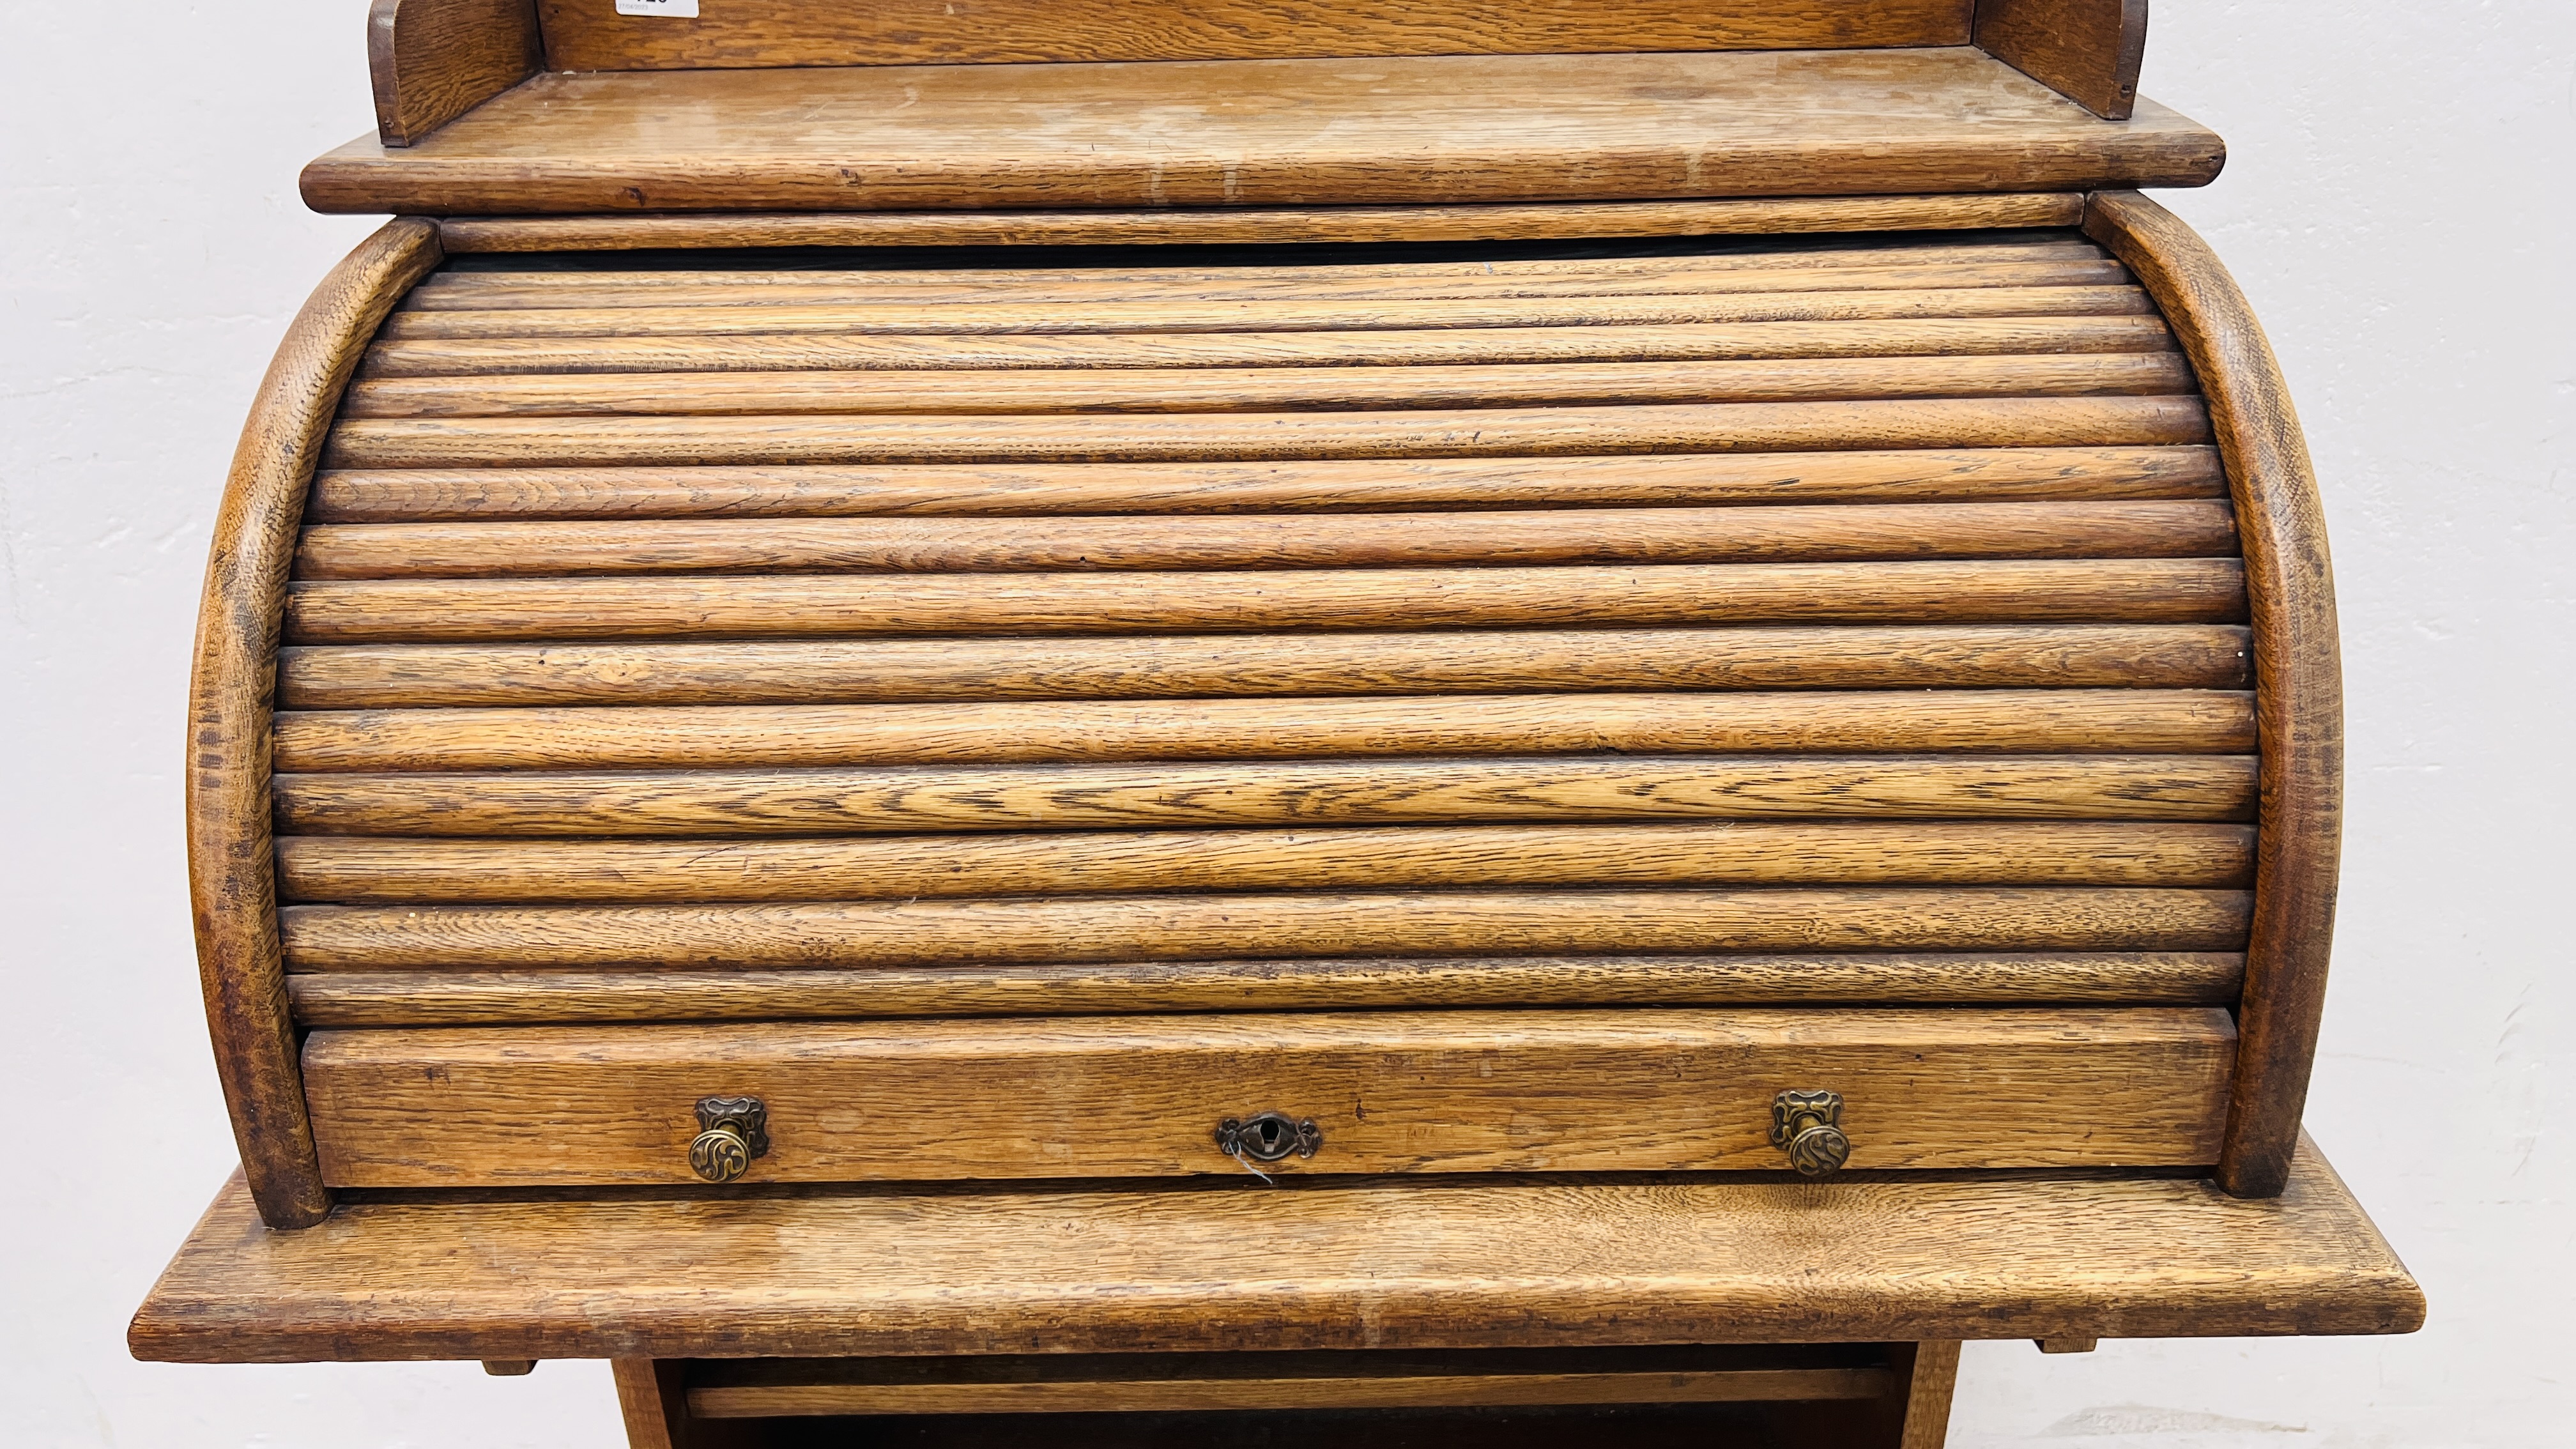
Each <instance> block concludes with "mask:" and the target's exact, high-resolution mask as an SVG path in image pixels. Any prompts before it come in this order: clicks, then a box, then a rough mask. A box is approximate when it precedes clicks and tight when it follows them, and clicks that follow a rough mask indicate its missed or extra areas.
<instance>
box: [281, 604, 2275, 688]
mask: <svg viewBox="0 0 2576 1449" xmlns="http://www.w3.org/2000/svg"><path fill="white" fill-rule="evenodd" d="M277 671H278V674H277V678H278V699H279V702H280V704H281V705H283V706H284V707H286V708H291V709H367V708H378V707H385V706H431V707H444V706H455V705H523V704H535V705H574V704H618V705H626V704H710V703H716V704H807V703H830V702H855V701H860V700H1001V699H1117V698H1167V697H1174V696H1183V695H1207V696H1246V695H1305V694H1407V695H1421V694H1458V693H1476V692H1479V691H1486V690H1505V691H1528V692H1549V693H1553V692H1557V691H1562V690H1595V689H1601V690H1633V689H1678V690H1702V689H1812V688H1816V687H1819V686H1825V687H1833V688H1843V689H1911V688H1923V689H1935V688H1950V689H1960V688H1996V687H2012V688H2025V689H2058V688H2078V687H2107V688H2150V689H2242V688H2244V687H2245V686H2246V685H2247V683H2248V682H2249V681H2250V679H2251V667H2250V663H2249V661H2248V659H2247V645H2246V631H2245V630H2244V629H2242V628H2239V627H2235V626H2231V625H2218V624H2119V625H2114V624H2050V625H2003V624H1977V625H1939V626H1935V625H1921V626H1914V627H1902V628H1879V627H1866V626H1861V625H1848V626H1834V627H1817V628H1809V627H1793V626H1780V627H1772V628H1761V629H1566V630H1479V631H1461V632H1454V633H1436V632H1435V633H1421V634H1367V633H1349V634H1240V635H1196V636H1191V635H1182V636H1170V637H1138V638H1126V639H1120V638H1101V639H1069V640H1053V639H1048V638H1044V637H1037V638H1031V639H1027V640H997V639H964V640H926V639H924V640H914V639H874V640H852V641H847V642H829V643H823V642H801V641H800V642H792V643H787V642H782V643H757V642H755V643H709V644H626V643H599V644H583V643H577V642H576V643H570V644H562V645H534V644H528V645H520V644H482V645H468V644H349V645H332V646H309V645H307V646H290V647H288V648H284V649H281V650H279V651H278V656H277Z"/></svg>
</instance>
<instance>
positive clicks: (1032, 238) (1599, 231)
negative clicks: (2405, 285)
mask: <svg viewBox="0 0 2576 1449" xmlns="http://www.w3.org/2000/svg"><path fill="white" fill-rule="evenodd" d="M2083 214H2084V198H2083V197H2082V196H2081V195H2078V194H2075V193H2072V192H2034V193H2024V194H2019V195H2015V194H2011V193H2005V194H2000V195H1988V196H1977V195H1943V196H1811V197H1761V198H1753V199H1745V198H1735V199H1728V200H1718V201H1574V202H1542V203H1538V204H1535V205H1509V204H1502V205H1493V204H1488V205H1470V206H1316V207H1207V208H1201V209H1197V210H1191V209H1186V208H1155V209H1150V210H1142V211H1119V210H1106V209H1103V210H1090V211H1043V210H1015V211H1000V212H975V211H911V212H905V211H882V212H854V211H844V212H809V213H798V212H761V211H756V210H755V211H747V212H735V213H730V214H724V213H717V214H701V215H694V216H693V215H688V214H668V215H659V216H655V215H626V216H450V217H447V218H444V219H443V220H441V221H440V222H439V224H438V225H439V235H440V236H441V237H442V238H443V239H444V240H445V242H446V246H447V249H448V250H449V251H451V252H456V253H460V254H461V253H468V252H485V253H491V252H551V251H620V250H636V249H646V248H659V247H762V246H1009V245H1015V244H1019V243H1024V242H1034V243H1051V244H1056V245H1071V246H1078V245H1085V244H1102V243H1114V244H1133V243H1147V244H1151V243H1163V242H1351V241H1362V242H1385V241H1501V240H1533V239H1555V238H1577V237H1668V236H1696V235H1704V234H1707V233H1712V232H1732V233H1738V234H1744V235H1779V234H1793V233H1810V232H1844V231H1876V230H1887V231H1927V230H1975V229H1980V228H1985V227H2055V226H2073V225H2075V224H2076V223H2078V222H2079V221H2081V220H2082V219H2083Z"/></svg>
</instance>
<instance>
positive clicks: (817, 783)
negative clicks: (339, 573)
mask: <svg viewBox="0 0 2576 1449" xmlns="http://www.w3.org/2000/svg"><path fill="white" fill-rule="evenodd" d="M2254 769H2255V762H2254V761H2253V759H2251V758H2249V757H2246V756H2241V755H2144V756H2131V755H2015V756H2004V757H2000V758H1989V757H1984V756H1974V755H1874V756H1830V755H1693V756H1682V757H1662V758H1659V757H1655V756H1643V757H1633V758H1620V759H1614V760H1598V759H1568V758H1563V757H1557V758H1542V759H1535V760H1525V759H1491V758H1488V759H1467V760H1461V759H1449V758H1434V759H1423V760H1412V759H1372V760H1265V761H1257V762H1247V761H1224V762H1219V763H1213V764H1190V763H1179V762H1175V763H1163V764H1132V765H1131V764H1085V765H986V766H933V765H898V766H888V767H879V768H876V769H848V768H843V769H804V770H708V769H699V770H652V771H607V770H572V771H563V772H538V771H500V772H491V773H478V772H442V773H438V774H427V775H418V774H386V775H372V774H346V773H343V774H328V775H284V774H281V775H279V776H277V777H276V783H275V789H274V794H275V796H276V799H277V828H278V829H279V830H280V831H282V832H287V831H291V832H293V833H296V834H309V835H461V836H481V835H505V836H506V835H656V836H659V835H745V834H817V833H833V834H842V833H861V832H870V831H876V832H893V831H932V830H1031V829H1035V830H1069V829H1094V830H1100V829H1155V828H1162V829H1189V828H1193V827H1199V826H1244V825H1280V824H1332V823H1349V824H1365V823H1371V822H1380V823H1394V822H1412V821H1419V822H1435V821H1498V822H1499V821H1510V820H1674V819H1693V818H1720V819H1739V818H1746V817H1761V816H1799V817H1817V816H1822V817H1835V816H1844V817H1865V818H1879V817H1922V818H1929V819H1961V818H1967V819H1977V818H2004V819H2025V820H2028V819H2037V820H2241V819H2249V818H2251V816H2252V814H2253V809H2254Z"/></svg>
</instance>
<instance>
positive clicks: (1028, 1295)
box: [127, 1142, 2424, 1362]
mask: <svg viewBox="0 0 2576 1449" xmlns="http://www.w3.org/2000/svg"><path fill="white" fill-rule="evenodd" d="M713 1242H722V1243H728V1244H740V1245H745V1246H746V1247H747V1248H753V1247H755V1245H756V1249H755V1250H749V1251H742V1252H737V1253H736V1254H734V1255H733V1256H732V1257H731V1258H729V1259H728V1265H729V1270H728V1271H727V1272H724V1273H718V1274H710V1273H709V1272H708V1271H707V1256H706V1254H707V1245H708V1244H709V1243H713ZM1247 1242H1255V1243H1264V1242H1293V1243H1295V1244H1297V1245H1298V1251H1297V1254H1296V1255H1295V1258H1294V1259H1293V1264H1292V1265H1291V1268H1292V1269H1293V1270H1283V1271H1279V1272H1276V1273H1273V1274H1271V1275H1270V1276H1267V1277H1251V1278H1248V1277H1247V1276H1246V1275H1245V1274H1244V1273H1242V1272H1241V1271H1211V1265H1222V1266H1223V1267H1226V1268H1235V1267H1237V1265H1240V1264H1241V1263H1243V1262H1244V1261H1245V1260H1244V1258H1243V1256H1242V1247H1243V1245H1244V1244H1245V1243H1247ZM1532 1243H1539V1244H1548V1245H1552V1246H1551V1251H1550V1252H1549V1253H1546V1254H1541V1255H1536V1256H1533V1257H1532V1258H1531V1259H1530V1261H1529V1262H1527V1263H1526V1264H1525V1265H1524V1270H1523V1271H1518V1272H1513V1273H1509V1274H1498V1273H1496V1272H1495V1271H1494V1264H1495V1256H1494V1255H1495V1253H1496V1251H1497V1245H1527V1244H1532ZM818 1285H819V1286H818ZM931 1285H935V1286H931ZM2423 1319H2424V1299H2423V1293H2422V1291H2421V1290H2420V1289H2418V1288H2417V1287H2416V1285H2415V1282H2414V1280H2413V1279H2412V1278H2411V1277H2409V1276H2408V1274H2407V1272H2406V1268H2405V1265H2404V1264H2403V1263H2401V1262H2400V1261H2398V1258H2397V1255H2396V1254H2395V1253H2393V1252H2392V1251H2390V1249H2389V1247H2388V1244H2387V1242H2386V1240H2385V1239H2383V1238H2382V1237H2380V1235H2379V1233H2378V1230H2377V1229H2376V1228H2374V1227H2373V1226H2372V1225H2371V1223H2370V1219H2369V1218H2368V1217H2367V1216H2366V1215H2365V1214H2364V1213H2363V1212H2362V1210H2361V1207H2360V1205H2359V1204H2357V1203H2355V1202H2354V1201H2353V1198H2352V1195H2351V1193H2350V1191H2349V1190H2348V1189H2346V1188H2345V1187H2344V1185H2343V1183H2342V1181H2341V1180H2340V1179H2338V1178H2337V1177H2336V1176H2335V1174H2334V1170H2333V1168H2332V1167H2331V1166H2329V1165H2328V1164H2327V1163H2326V1161H2325V1159H2324V1157H2323V1156H2322V1155H2321V1154H2319V1153H2318V1151H2317V1150H2316V1146H2315V1144H2313V1143H2308V1142H2303V1143H2302V1145H2301V1148H2300V1151H2299V1152H2298V1154H2297V1155H2296V1156H2295V1157H2294V1158H2293V1159H2292V1169H2291V1176H2290V1181H2289V1184H2288V1187H2287V1190H2286V1191H2285V1192H2284V1194H2283V1196H2282V1198H2281V1200H2280V1201H2278V1202H2273V1203H2247V1202H2243V1201H2240V1200H2238V1199H2234V1198H2230V1197H2228V1196H2227V1195H2225V1194H2224V1193H2220V1192H2214V1191H2212V1190H2211V1189H2210V1187H2209V1185H2208V1184H2207V1183H2206V1182H2203V1181H2199V1180H2194V1179H2187V1178H2169V1177H2158V1176H2136V1175H2129V1176H2100V1175H2083V1174H2076V1175H2065V1176H2054V1175H2043V1176H2036V1177H2032V1176H2015V1175H2005V1176H1983V1175H1980V1176H1972V1177H1954V1178H1938V1177H1936V1178H1896V1179H1887V1178H1874V1177H1869V1176H1855V1177H1849V1178H1846V1179H1844V1180H1842V1181H1837V1182H1826V1183H1806V1182H1781V1181H1772V1180H1758V1181H1745V1180H1725V1179H1717V1180H1711V1179H1705V1178H1692V1179H1685V1180H1681V1181H1631V1180H1617V1181H1606V1182H1585V1181H1575V1182H1567V1181H1562V1180H1550V1181H1541V1182H1529V1181H1520V1180H1510V1179H1506V1180H1500V1181H1476V1182H1434V1181H1421V1180H1415V1181H1405V1182H1386V1183H1369V1182H1363V1183H1353V1184H1341V1183H1336V1184H1332V1185H1330V1186H1324V1185H1320V1184H1318V1185H1315V1186H1311V1187H1310V1186H1307V1185H1305V1184H1291V1185H1289V1186H1287V1187H1286V1188H1284V1189H1279V1190H1272V1189H1263V1188H1261V1187H1260V1185H1259V1184H1257V1183H1254V1182H1252V1181H1250V1179H1248V1178H1247V1179H1244V1180H1243V1181H1242V1182H1241V1184H1239V1185H1238V1184H1234V1183H1210V1184H1209V1185H1207V1186H1205V1187H1200V1188H1188V1189H1174V1190H1165V1191H1137V1190H1134V1189H1132V1188H1119V1189H1101V1188H1079V1187H1076V1188H1032V1189H1029V1190H1024V1191H1015V1192H1006V1193H991V1192H968V1193H960V1192H943V1191H927V1192H924V1191H918V1190H915V1191H904V1190H900V1189H891V1190H860V1191H843V1192H823V1193H810V1192H809V1193H800V1194H774V1195H773V1194H762V1193H757V1192H738V1193H727V1194H705V1195H689V1196H673V1197H649V1198H648V1197H637V1196H632V1195H602V1196H601V1197H599V1198H596V1199H581V1198H552V1199H548V1200H545V1201H536V1202H529V1201H520V1200H515V1199H500V1200H489V1201H477V1200H474V1199H471V1198H464V1199H457V1198H452V1197H443V1198H441V1199H439V1200H437V1201H434V1202H424V1201H417V1200H410V1199H406V1198H401V1197H391V1198H377V1199H362V1200H357V1201H352V1202H350V1203H349V1204H348V1205H346V1206H344V1207H343V1208H342V1209H341V1210H340V1212H339V1214H338V1215H337V1216H336V1217H335V1219H334V1221H333V1224H332V1226H331V1228H330V1229H329V1230H328V1231H324V1232H312V1233H268V1232H264V1231H262V1230H261V1228H260V1225H259V1222H258V1219H257V1216H256V1215H255V1213H254V1212H253V1211H252V1208H251V1204H250V1201H249V1198H248V1195H247V1194H246V1193H245V1192H244V1191H243V1190H242V1188H241V1187H240V1185H239V1184H238V1183H237V1182H236V1183H233V1184H230V1185H228V1186H227V1187H226V1188H225V1189H224V1191H223V1193H222V1194H221V1195H220V1196H219V1197H218V1198H217V1199H216V1200H215V1203H214V1204H213V1206H212V1207H211V1208H210V1209H209V1210H208V1212H207V1214H206V1216H205V1218H204V1220H203V1221H201V1222H200V1223H199V1224H198V1226H197V1228H196V1230H195V1231H194V1232H193V1233H191V1234H190V1235H189V1238H188V1242H187V1244H186V1246H184V1247H183V1248H182V1249H181V1250H180V1252H179V1255H178V1257H177V1259H176V1260H175V1261H174V1262H173V1263H172V1264H171V1266H170V1269H169V1271H168V1272H166V1273H164V1274H163V1275H162V1278H161V1280H160V1282H159V1283H157V1284H156V1285H155V1286H154V1288H153V1290H152V1293H151V1296H150V1297H149V1298H147V1299H146V1300H145V1302H144V1305H143V1308H142V1311H141V1312H139V1313H138V1314H136V1316H135V1319H134V1324H133V1327H132V1328H131V1330H129V1332H128V1334H127V1343H128V1345H129V1347H130V1348H131V1349H132V1350H133V1352H134V1353H135V1355H136V1356H137V1357H140V1358H144V1359H148V1360H154V1361H164V1360H186V1361H201V1362H202V1361H219V1362H241V1361H260V1362H289V1361H297V1360H306V1359H317V1358H320V1359H329V1358H350V1357H366V1358H376V1359H403V1358H418V1359H453V1358H471V1357H479V1356H481V1355H483V1354H493V1355H500V1354H510V1355H514V1356H524V1357H536V1358H595V1357H599V1356H601V1355H603V1354H638V1355H656V1356H661V1357H665V1358H678V1357H688V1356H691V1355H705V1356H720V1357H729V1358H730V1357H741V1356H745V1355H760V1354H770V1355H855V1354H923V1353H994V1352H1023V1351H1026V1349H1027V1347H1028V1345H1029V1344H1031V1343H1043V1344H1045V1345H1046V1346H1048V1347H1049V1348H1050V1349H1053V1350H1055V1351H1057V1352H1116V1351H1122V1350H1159V1351H1167V1352H1168V1351H1173V1350H1186V1349H1205V1350H1247V1349H1274V1350H1275V1349H1316V1348H1335V1349H1353V1348H1364V1347H1365V1348H1378V1349H1419V1348H1444V1347H1477V1346H1495V1345H1510V1344H1530V1345H1571V1344H1634V1343H1646V1342H1654V1343H1665V1342H1673V1341H1677V1340H1679V1341H1699V1342H1792V1343H1799V1342H1805V1343H1812V1342H1818V1341H1833V1340H1878V1339H1889V1338H1908V1339H1910V1338H1917V1337H1934V1336H1939V1337H1980V1338H1985V1337H1990V1338H2030V1337H2050V1336H2059V1337H2103V1338H2157V1337H2172V1336H2185V1337H2188V1336H2194V1335H2217V1336H2244V1335H2256V1334H2290V1333H2310V1334H2316V1333H2407V1332H2412V1331H2413V1330H2414V1329H2416V1328H2417V1327H2419V1326H2421V1324H2422V1323H2423Z"/></svg>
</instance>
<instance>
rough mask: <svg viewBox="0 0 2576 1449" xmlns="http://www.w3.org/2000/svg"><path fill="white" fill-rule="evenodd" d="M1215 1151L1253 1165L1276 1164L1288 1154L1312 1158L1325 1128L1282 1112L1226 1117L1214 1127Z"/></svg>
mask: <svg viewBox="0 0 2576 1449" xmlns="http://www.w3.org/2000/svg"><path fill="white" fill-rule="evenodd" d="M1216 1145H1217V1150H1218V1151H1220V1152H1223V1153H1225V1154H1227V1155H1228V1156H1232V1157H1248V1158H1250V1159H1252V1160H1253V1161H1255V1162H1277V1161H1279V1160H1280V1159H1282V1158H1284V1157H1286V1156H1287V1155H1288V1154H1290V1153H1292V1152H1293V1153H1295V1154H1297V1155H1298V1156H1299V1157H1312V1156H1314V1155H1315V1151H1316V1149H1317V1148H1320V1147H1322V1146H1323V1145H1324V1129H1323V1128H1321V1127H1318V1126H1316V1125H1315V1119H1314V1118H1312V1117H1291V1116H1289V1115H1288V1114H1287V1113H1285V1112H1260V1113H1256V1114H1254V1115H1253V1116H1250V1117H1243V1118H1236V1117H1228V1118H1226V1119H1225V1120H1224V1121H1222V1122H1219V1123H1218V1124H1216Z"/></svg>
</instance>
